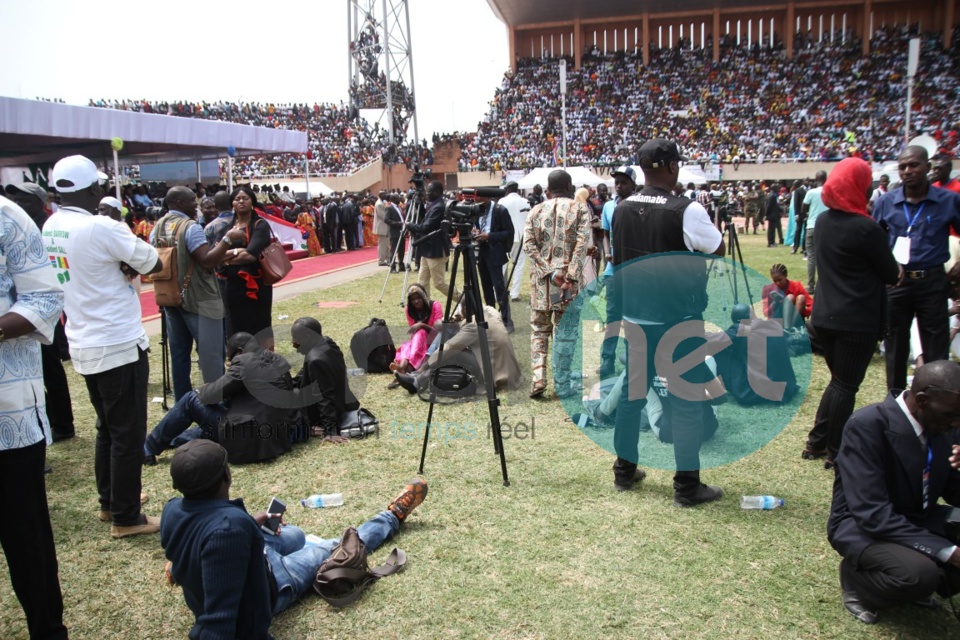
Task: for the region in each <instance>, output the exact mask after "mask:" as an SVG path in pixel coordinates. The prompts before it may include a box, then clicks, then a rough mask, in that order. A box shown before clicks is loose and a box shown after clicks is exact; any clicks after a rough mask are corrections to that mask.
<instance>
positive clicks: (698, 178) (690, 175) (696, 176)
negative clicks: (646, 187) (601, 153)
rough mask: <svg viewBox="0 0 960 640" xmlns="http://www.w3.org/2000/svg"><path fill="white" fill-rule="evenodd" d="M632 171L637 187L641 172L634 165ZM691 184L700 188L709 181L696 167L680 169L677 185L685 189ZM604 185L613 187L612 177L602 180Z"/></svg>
mask: <svg viewBox="0 0 960 640" xmlns="http://www.w3.org/2000/svg"><path fill="white" fill-rule="evenodd" d="M633 170H634V171H635V172H636V174H637V186H640V185H642V184H643V171H641V170H640V166H639V165H634V166H633ZM691 182H692V183H693V184H695V185H697V186H700V185H703V184H708V183H709V182H710V181H709V180H708V179H707V176H705V175H704V174H703V170H702V169H701V168H700V167H698V166H696V165H694V166H684V167H680V174H679V175H678V176H677V183H678V184H682V185H683V186H684V187H686V186H687V184H689V183H691ZM604 184H606V185H607V186H608V187H613V176H610V177H609V178H608V179H606V180H604Z"/></svg>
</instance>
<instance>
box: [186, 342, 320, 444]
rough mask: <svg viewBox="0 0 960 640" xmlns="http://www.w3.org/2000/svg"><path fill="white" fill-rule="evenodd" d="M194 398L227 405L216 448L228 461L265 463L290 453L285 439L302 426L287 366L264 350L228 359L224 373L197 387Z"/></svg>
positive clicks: (288, 438)
mask: <svg viewBox="0 0 960 640" xmlns="http://www.w3.org/2000/svg"><path fill="white" fill-rule="evenodd" d="M198 396H199V398H200V402H202V403H203V404H217V403H219V402H223V403H225V404H226V405H227V415H226V417H225V418H224V420H223V422H222V423H221V424H220V444H221V445H223V447H224V448H225V449H226V450H227V454H228V456H229V459H230V462H231V463H245V462H255V461H258V460H267V459H270V458H275V457H276V456H278V455H280V454H282V453H286V452H287V451H290V435H291V433H292V432H293V431H295V430H297V429H299V428H300V425H301V423H302V417H301V415H300V411H299V409H298V408H297V407H298V406H299V394H298V393H297V391H296V389H295V388H294V385H293V380H292V378H291V377H290V365H289V364H287V361H286V360H284V359H283V357H282V356H279V355H277V354H276V353H274V352H272V351H268V350H266V349H263V350H262V351H258V352H255V353H241V354H239V355H237V356H236V357H234V358H233V359H232V360H231V361H230V368H229V369H227V372H226V373H225V374H224V375H223V376H221V377H220V379H218V380H215V381H213V382H211V383H209V384H205V385H203V386H202V387H200V389H199V390H198Z"/></svg>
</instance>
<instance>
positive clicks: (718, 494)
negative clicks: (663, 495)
mask: <svg viewBox="0 0 960 640" xmlns="http://www.w3.org/2000/svg"><path fill="white" fill-rule="evenodd" d="M722 497H723V489H721V488H720V487H711V486H710V485H706V484H703V483H700V484H699V485H698V486H697V488H696V489H694V490H693V491H688V492H684V493H674V494H673V504H674V505H676V506H678V507H695V506H697V505H698V504H704V503H707V502H713V501H714V500H719V499H720V498H722Z"/></svg>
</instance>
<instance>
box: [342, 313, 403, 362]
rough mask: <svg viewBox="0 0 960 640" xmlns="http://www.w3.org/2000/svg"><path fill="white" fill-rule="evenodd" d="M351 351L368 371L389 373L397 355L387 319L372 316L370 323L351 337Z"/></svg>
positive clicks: (356, 360)
mask: <svg viewBox="0 0 960 640" xmlns="http://www.w3.org/2000/svg"><path fill="white" fill-rule="evenodd" d="M350 353H351V354H353V360H354V362H356V363H357V366H358V367H360V368H361V369H363V370H364V371H366V372H367V373H389V372H390V363H391V362H393V360H394V358H395V357H396V355H397V348H396V347H395V346H394V344H393V336H391V335H390V329H389V328H388V327H387V321H386V320H381V319H380V318H371V319H370V324H368V325H367V326H366V327H364V328H363V329H360V330H359V331H357V332H356V333H354V334H353V337H352V338H350Z"/></svg>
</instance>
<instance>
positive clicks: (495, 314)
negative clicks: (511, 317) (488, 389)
mask: <svg viewBox="0 0 960 640" xmlns="http://www.w3.org/2000/svg"><path fill="white" fill-rule="evenodd" d="M460 305H461V306H460V308H461V312H460V313H457V314H456V315H454V317H453V320H455V321H457V322H460V323H461V324H460V326H459V327H457V326H456V325H453V326H449V325H443V332H446V330H447V329H451V330H452V331H451V333H452V335H447V337H446V341H445V342H444V345H443V362H442V364H444V365H451V364H456V365H461V366H463V367H464V368H465V369H467V371H469V372H470V374H471V375H473V376H474V377H476V378H477V382H478V384H479V383H480V381H481V379H482V377H483V376H482V372H483V370H482V366H481V363H480V357H481V352H480V334H479V329H478V327H477V319H476V317H474V319H473V320H470V321H469V322H468V321H467V320H466V318H465V317H464V316H469V315H470V308H471V305H470V302H469V299H468V298H467V297H466V296H464V297H463V300H462V301H461V303H460ZM483 320H485V321H486V322H487V345H488V346H489V347H490V364H491V366H492V367H493V384H494V386H496V387H497V389H516V388H518V387H519V386H520V382H521V380H522V378H523V374H522V373H521V372H520V363H519V362H517V354H516V353H515V352H514V350H513V342H512V341H511V340H510V334H509V332H508V331H507V327H506V325H505V324H504V322H503V319H502V318H501V316H500V312H499V311H497V310H496V309H495V308H493V307H491V306H486V305H485V306H484V307H483ZM441 335H443V334H441ZM440 337H441V336H440V335H438V336H437V339H438V340H439V339H440ZM435 344H436V345H437V346H438V347H439V342H437V341H435ZM428 353H429V352H428ZM440 364H441V361H440V353H439V349H437V350H434V351H433V353H431V354H430V357H429V358H428V359H426V360H424V361H423V364H421V365H420V368H419V369H418V370H416V371H414V372H413V373H410V374H404V373H394V376H395V377H396V380H397V382H399V383H400V386H401V387H403V388H404V389H406V390H407V391H408V392H409V393H411V394H413V393H417V392H419V391H420V390H422V389H425V388H426V387H427V383H428V382H429V380H430V372H431V371H433V370H434V369H436V367H437V366H438V365H440Z"/></svg>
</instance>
